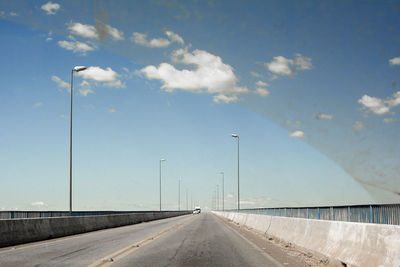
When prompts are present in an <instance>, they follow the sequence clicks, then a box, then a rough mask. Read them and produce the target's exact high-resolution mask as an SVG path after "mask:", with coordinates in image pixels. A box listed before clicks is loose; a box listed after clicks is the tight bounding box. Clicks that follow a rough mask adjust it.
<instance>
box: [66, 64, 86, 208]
mask: <svg viewBox="0 0 400 267" xmlns="http://www.w3.org/2000/svg"><path fill="white" fill-rule="evenodd" d="M83 70H86V67H84V66H75V67H74V68H73V69H72V70H71V110H70V125H69V215H70V216H72V87H73V83H74V71H75V72H80V71H83Z"/></svg>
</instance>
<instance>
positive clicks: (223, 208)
mask: <svg viewBox="0 0 400 267" xmlns="http://www.w3.org/2000/svg"><path fill="white" fill-rule="evenodd" d="M220 174H222V211H224V210H225V192H224V187H225V185H224V178H225V177H224V176H225V174H224V172H220Z"/></svg>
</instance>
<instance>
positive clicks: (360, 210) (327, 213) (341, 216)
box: [231, 204, 400, 225]
mask: <svg viewBox="0 0 400 267" xmlns="http://www.w3.org/2000/svg"><path fill="white" fill-rule="evenodd" d="M231 211H237V210H231ZM239 212H244V213H252V214H266V215H271V216H283V217H295V218H305V219H317V220H331V221H345V222H359V223H377V224H393V225H400V204H384V205H357V206H331V207H285V208H254V209H240V210H239Z"/></svg>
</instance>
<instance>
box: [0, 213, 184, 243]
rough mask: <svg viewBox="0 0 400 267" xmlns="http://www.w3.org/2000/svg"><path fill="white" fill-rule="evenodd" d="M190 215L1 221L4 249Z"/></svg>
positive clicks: (78, 217) (160, 214)
mask: <svg viewBox="0 0 400 267" xmlns="http://www.w3.org/2000/svg"><path fill="white" fill-rule="evenodd" d="M185 214H189V212H188V211H166V212H151V213H135V214H119V215H100V216H73V217H53V218H32V219H12V220H0V247H6V246H12V245H17V244H23V243H28V242H33V241H40V240H46V239H49V238H55V237H62V236H67V235H73V234H80V233H85V232H90V231H96V230H100V229H106V228H113V227H119V226H124V225H130V224H135V223H141V222H147V221H152V220H159V219H165V218H169V217H175V216H180V215H185Z"/></svg>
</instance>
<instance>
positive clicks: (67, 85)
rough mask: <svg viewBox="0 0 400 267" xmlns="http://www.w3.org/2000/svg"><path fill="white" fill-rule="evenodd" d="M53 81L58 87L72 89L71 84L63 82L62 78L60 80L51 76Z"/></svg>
mask: <svg viewBox="0 0 400 267" xmlns="http://www.w3.org/2000/svg"><path fill="white" fill-rule="evenodd" d="M51 80H52V81H53V82H55V83H57V85H58V86H59V87H60V88H66V89H70V84H69V83H67V82H65V81H63V80H61V79H60V78H58V77H57V76H55V75H53V76H51Z"/></svg>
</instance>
